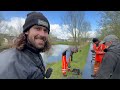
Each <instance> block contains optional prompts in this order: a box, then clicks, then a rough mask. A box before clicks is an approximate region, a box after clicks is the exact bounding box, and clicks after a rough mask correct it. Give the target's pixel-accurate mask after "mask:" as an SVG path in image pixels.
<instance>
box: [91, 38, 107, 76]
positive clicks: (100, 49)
mask: <svg viewBox="0 0 120 90" xmlns="http://www.w3.org/2000/svg"><path fill="white" fill-rule="evenodd" d="M105 48H106V46H105V44H103V43H100V41H99V40H98V39H97V38H93V50H94V52H95V63H94V74H93V75H91V76H92V77H95V76H96V74H97V71H98V70H99V66H100V64H101V62H102V58H103V56H104V54H105V52H104V49H105Z"/></svg>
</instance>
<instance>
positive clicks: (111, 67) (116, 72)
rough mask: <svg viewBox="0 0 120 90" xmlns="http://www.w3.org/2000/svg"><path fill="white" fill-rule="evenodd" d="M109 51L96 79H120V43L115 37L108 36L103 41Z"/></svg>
mask: <svg viewBox="0 0 120 90" xmlns="http://www.w3.org/2000/svg"><path fill="white" fill-rule="evenodd" d="M102 42H103V43H105V45H106V46H107V50H105V51H106V53H105V55H104V57H103V60H102V63H101V66H100V69H99V71H98V73H97V75H96V77H95V79H120V42H119V39H118V37H116V36H115V35H108V36H106V37H105V38H104V39H103V41H102Z"/></svg>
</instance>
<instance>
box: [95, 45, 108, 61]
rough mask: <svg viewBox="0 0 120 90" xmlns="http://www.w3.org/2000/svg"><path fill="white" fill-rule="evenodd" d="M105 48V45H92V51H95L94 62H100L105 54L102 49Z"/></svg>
mask: <svg viewBox="0 0 120 90" xmlns="http://www.w3.org/2000/svg"><path fill="white" fill-rule="evenodd" d="M105 48H106V46H105V44H99V45H98V46H96V44H93V49H94V51H95V60H96V61H98V62H102V58H103V56H104V54H105V52H104V49H105Z"/></svg>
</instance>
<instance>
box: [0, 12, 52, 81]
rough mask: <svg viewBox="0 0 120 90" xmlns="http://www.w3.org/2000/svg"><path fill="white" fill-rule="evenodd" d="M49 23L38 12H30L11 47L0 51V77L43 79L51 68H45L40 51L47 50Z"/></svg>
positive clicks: (48, 46)
mask: <svg viewBox="0 0 120 90" xmlns="http://www.w3.org/2000/svg"><path fill="white" fill-rule="evenodd" d="M49 32H50V24H49V22H48V20H47V18H46V17H45V16H44V15H43V14H42V13H40V12H31V13H28V14H27V18H26V20H25V23H24V25H23V33H22V34H20V35H19V36H18V37H17V38H16V40H15V41H14V45H13V48H10V49H8V50H5V51H3V52H1V53H0V79H45V78H49V77H50V75H51V73H52V68H48V69H47V70H46V69H45V66H44V63H43V59H42V56H41V54H40V53H41V52H45V51H48V50H49V49H50V47H51V44H50V42H49V40H48V35H49Z"/></svg>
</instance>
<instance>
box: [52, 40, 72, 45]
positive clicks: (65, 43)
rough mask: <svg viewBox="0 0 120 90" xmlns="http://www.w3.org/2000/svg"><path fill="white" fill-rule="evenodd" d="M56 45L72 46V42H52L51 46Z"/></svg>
mask: <svg viewBox="0 0 120 90" xmlns="http://www.w3.org/2000/svg"><path fill="white" fill-rule="evenodd" d="M57 44H62V45H74V43H73V42H68V41H66V42H52V45H57Z"/></svg>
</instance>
